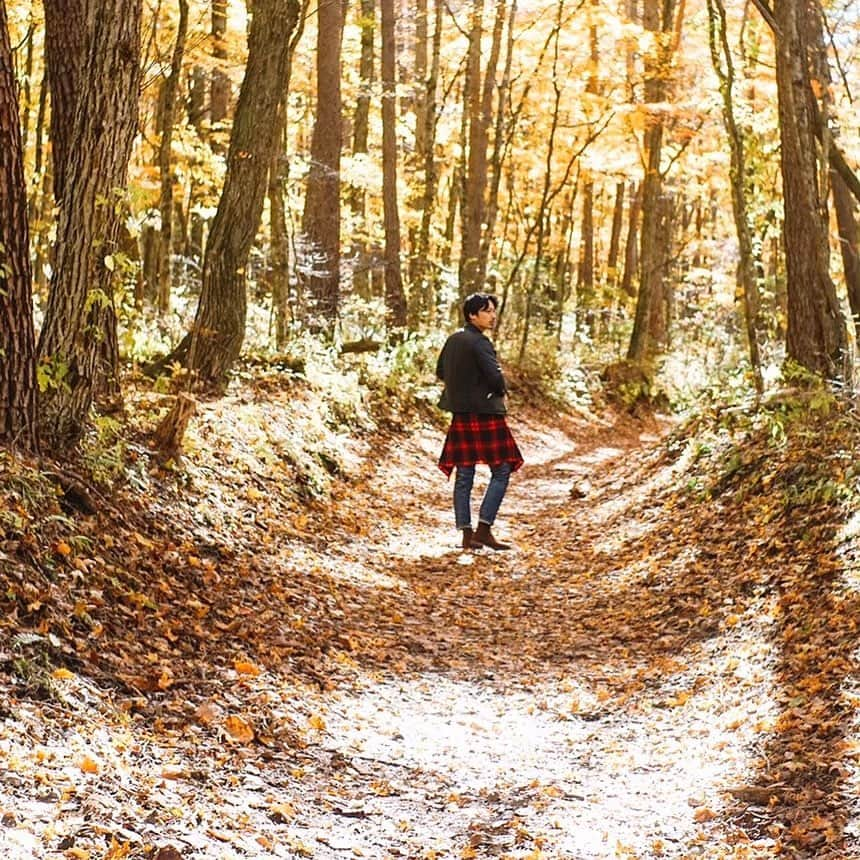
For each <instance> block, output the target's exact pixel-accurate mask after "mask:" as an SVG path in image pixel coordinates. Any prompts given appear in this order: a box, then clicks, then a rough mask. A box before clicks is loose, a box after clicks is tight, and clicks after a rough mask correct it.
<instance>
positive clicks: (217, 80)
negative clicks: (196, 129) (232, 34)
mask: <svg viewBox="0 0 860 860" xmlns="http://www.w3.org/2000/svg"><path fill="white" fill-rule="evenodd" d="M226 35H227V0H212V56H213V57H214V58H215V68H214V69H213V71H212V80H211V82H210V85H209V118H210V121H211V123H212V128H213V129H215V128H216V127H217V126H218V125H219V124H220V123H222V122H223V121H224V120H225V119H226V117H227V111H228V108H229V105H230V78H229V77H228V75H227V72H226V71H225V64H226V61H227V43H226V41H225V36H226Z"/></svg>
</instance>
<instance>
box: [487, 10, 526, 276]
mask: <svg viewBox="0 0 860 860" xmlns="http://www.w3.org/2000/svg"><path fill="white" fill-rule="evenodd" d="M516 19H517V0H511V8H510V13H509V14H508V38H507V45H506V49H505V68H504V72H503V74H502V82H501V83H500V84H499V87H498V90H499V97H498V101H497V109H496V119H495V128H494V130H493V155H492V158H491V159H490V181H489V190H488V192H487V201H486V214H485V220H486V229H485V230H484V236H483V239H482V240H481V260H480V267H479V270H478V281H479V283H484V281H486V280H487V266H488V265H489V261H490V248H491V246H492V243H493V235H494V233H495V230H496V219H497V218H498V216H499V189H500V188H501V182H502V162H503V160H504V156H505V152H506V150H507V148H508V132H509V131H510V129H508V128H507V125H509V124H510V125H513V117H512V116H511V112H510V101H511V94H510V88H511V67H512V65H513V57H514V43H515V38H514V23H515V21H516ZM485 92H486V90H485ZM506 118H508V119H509V123H506V122H505V120H506Z"/></svg>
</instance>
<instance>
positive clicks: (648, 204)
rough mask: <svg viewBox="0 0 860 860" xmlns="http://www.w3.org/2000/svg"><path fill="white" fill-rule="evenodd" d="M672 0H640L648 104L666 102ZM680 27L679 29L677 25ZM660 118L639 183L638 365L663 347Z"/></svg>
mask: <svg viewBox="0 0 860 860" xmlns="http://www.w3.org/2000/svg"><path fill="white" fill-rule="evenodd" d="M674 12H675V0H665V2H662V0H645V8H644V14H643V25H644V27H645V29H646V30H649V31H651V32H652V33H655V34H657V35H655V43H656V47H655V50H654V55H653V56H652V57H650V58H649V59H648V60H646V71H645V76H646V79H645V99H646V101H647V102H649V103H660V102H663V101H665V99H666V97H667V93H668V82H667V79H666V76H667V73H668V69H669V67H670V64H671V58H672V47H671V46H670V45H669V44H668V43H667V42H668V40H667V35H668V34H669V33H671V32H672V29H673V24H674V21H673V16H674ZM679 26H680V25H679ZM663 131H664V129H663V120H662V119H661V118H660V117H659V116H652V117H651V118H650V120H649V127H648V129H647V131H646V133H645V151H646V159H647V163H646V168H645V177H644V179H643V181H642V232H641V252H640V257H639V266H640V274H639V296H638V300H637V302H636V318H635V321H634V324H633V333H632V335H631V338H630V346H629V348H628V350H627V358H628V360H630V361H634V362H636V363H637V364H640V365H647V364H649V363H650V362H651V360H652V359H653V358H654V356H655V354H656V353H657V352H658V351H659V350H660V349H661V348H662V347H664V346H665V343H664V342H663V339H664V334H665V331H666V319H665V315H664V298H663V295H662V293H661V286H662V283H663V272H662V271H661V265H660V254H661V252H660V243H659V236H658V232H657V231H658V223H659V217H660V216H659V205H660V198H661V196H662V188H663V174H662V172H661V165H660V161H661V156H662V152H663Z"/></svg>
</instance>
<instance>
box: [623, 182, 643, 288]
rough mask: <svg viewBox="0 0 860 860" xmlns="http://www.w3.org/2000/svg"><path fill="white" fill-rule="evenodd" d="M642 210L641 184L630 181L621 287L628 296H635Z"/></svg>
mask: <svg viewBox="0 0 860 860" xmlns="http://www.w3.org/2000/svg"><path fill="white" fill-rule="evenodd" d="M641 212H642V185H641V184H640V185H637V184H636V183H634V182H631V183H630V209H629V211H628V213H627V241H626V242H625V243H624V273H623V274H622V276H621V289H622V290H623V291H624V292H625V293H626V294H627V295H628V296H630V298H634V297H635V296H636V288H635V287H634V280H635V279H636V277H637V273H638V271H639V216H640V214H641Z"/></svg>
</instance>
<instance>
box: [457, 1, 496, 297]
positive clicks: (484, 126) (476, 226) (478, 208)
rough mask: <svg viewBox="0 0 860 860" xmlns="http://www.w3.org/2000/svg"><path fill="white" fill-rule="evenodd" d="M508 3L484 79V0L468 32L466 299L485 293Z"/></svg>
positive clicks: (462, 262) (462, 265)
mask: <svg viewBox="0 0 860 860" xmlns="http://www.w3.org/2000/svg"><path fill="white" fill-rule="evenodd" d="M505 3H506V0H497V3H496V20H495V25H494V27H493V38H492V43H491V47H490V55H489V57H488V58H487V63H486V68H484V70H483V71H484V76H483V79H482V78H481V66H482V64H481V40H482V37H483V16H484V8H483V0H478V2H476V3H475V5H474V7H473V11H472V23H471V27H470V31H469V60H468V66H467V73H466V91H465V93H464V109H465V110H466V111H467V112H468V124H469V136H468V139H469V149H468V156H467V161H466V175H465V181H464V185H463V201H462V206H461V216H462V221H463V238H462V248H461V256H460V292H461V293H462V294H463V295H466V294H468V293H470V292H474V291H475V290H479V289H482V286H483V285H482V283H481V282H480V281H479V277H480V272H481V264H480V261H481V235H482V230H483V226H484V215H485V211H486V190H487V149H488V146H489V128H490V123H491V121H492V109H493V90H494V88H495V84H496V68H497V66H498V63H499V55H500V52H501V43H502V33H503V30H504V24H505V17H506V5H505Z"/></svg>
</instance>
